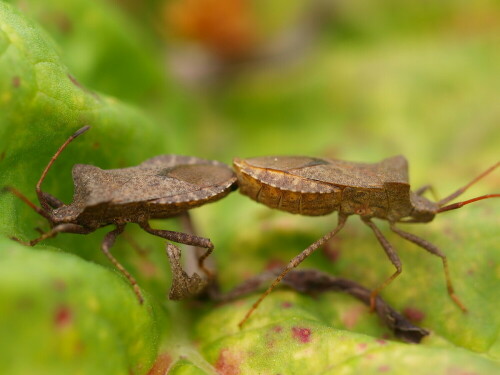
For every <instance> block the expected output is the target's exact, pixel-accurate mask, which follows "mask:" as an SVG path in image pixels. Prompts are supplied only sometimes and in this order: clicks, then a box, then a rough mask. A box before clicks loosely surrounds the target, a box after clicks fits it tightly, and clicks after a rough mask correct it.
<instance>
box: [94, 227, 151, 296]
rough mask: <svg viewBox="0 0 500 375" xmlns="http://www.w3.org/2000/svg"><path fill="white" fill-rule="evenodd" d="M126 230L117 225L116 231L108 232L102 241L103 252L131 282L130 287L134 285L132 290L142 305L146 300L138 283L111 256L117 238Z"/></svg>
mask: <svg viewBox="0 0 500 375" xmlns="http://www.w3.org/2000/svg"><path fill="white" fill-rule="evenodd" d="M124 229H125V225H117V226H116V229H114V230H112V231H111V232H108V233H107V234H106V236H105V237H104V240H103V241H102V244H101V250H102V251H103V253H104V255H106V256H107V257H108V259H109V260H110V261H111V263H113V265H114V266H115V267H116V268H118V270H119V271H120V272H121V273H122V274H123V276H125V277H126V278H127V280H128V281H129V283H130V285H132V288H133V289H134V293H135V295H136V296H137V299H138V300H139V303H140V304H142V302H143V301H144V298H143V297H142V293H141V290H140V289H139V286H138V285H137V281H136V280H135V279H134V277H133V276H132V275H131V274H130V273H129V272H128V271H127V270H126V269H125V267H123V266H122V265H121V264H120V263H119V262H118V261H117V260H116V258H115V257H114V256H113V255H112V254H111V252H110V250H109V249H110V248H111V247H112V246H113V245H114V243H115V240H116V237H118V236H119V235H120V234H121V233H122V232H123V230H124Z"/></svg>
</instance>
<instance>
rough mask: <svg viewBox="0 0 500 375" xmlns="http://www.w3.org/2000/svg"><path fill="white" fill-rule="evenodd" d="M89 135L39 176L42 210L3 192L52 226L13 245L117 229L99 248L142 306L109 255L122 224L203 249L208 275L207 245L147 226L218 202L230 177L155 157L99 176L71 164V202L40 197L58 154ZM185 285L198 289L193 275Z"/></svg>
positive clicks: (210, 164)
mask: <svg viewBox="0 0 500 375" xmlns="http://www.w3.org/2000/svg"><path fill="white" fill-rule="evenodd" d="M88 129H89V127H88V126H85V127H83V128H81V129H80V130H78V131H77V132H76V133H75V134H73V135H72V136H71V137H69V138H68V140H67V141H66V142H65V143H64V144H63V145H62V146H61V147H60V148H59V150H58V151H57V152H56V154H55V155H54V156H53V157H52V159H51V160H50V162H49V164H48V165H47V167H46V168H45V170H44V171H43V173H42V176H41V177H40V180H39V181H38V183H37V185H36V193H37V196H38V200H39V201H40V205H41V207H38V206H36V205H35V204H33V203H32V202H30V201H29V200H28V198H26V197H25V196H24V195H23V194H22V193H21V192H19V191H18V190H16V189H15V188H12V187H8V188H6V189H7V190H9V191H11V192H12V193H14V194H15V195H17V196H18V197H19V198H21V199H22V200H23V201H24V202H26V203H27V204H28V205H29V206H30V207H31V208H33V209H34V210H35V211H36V212H38V213H39V214H40V215H42V216H43V217H45V218H46V219H47V220H48V221H49V223H50V226H51V230H49V231H48V232H46V233H43V234H42V235H41V236H40V237H38V238H36V239H34V240H32V241H29V242H22V241H19V240H18V239H16V238H14V239H15V240H17V241H19V242H21V243H24V244H26V245H29V246H34V245H36V244H37V243H39V242H40V241H42V240H45V239H47V238H50V237H54V236H56V235H57V234H58V233H63V232H65V233H78V234H88V233H91V232H94V231H95V230H96V229H98V228H101V227H104V226H108V225H115V227H116V229H114V230H112V231H111V232H109V233H108V234H107V235H106V236H105V237H104V240H103V242H102V246H101V248H102V251H103V252H104V254H105V255H106V256H107V257H108V258H109V260H110V261H111V262H112V263H113V264H114V265H115V266H116V268H118V269H119V270H120V272H121V273H122V274H123V275H124V276H125V277H126V278H127V279H128V280H129V282H130V284H131V285H132V286H133V288H134V291H135V293H136V295H137V297H138V299H139V301H140V302H141V303H142V301H143V297H142V294H141V292H140V289H139V287H138V286H137V282H136V281H135V279H134V278H133V277H132V275H130V273H129V272H127V270H125V268H124V267H123V266H122V265H121V264H120V263H119V262H118V261H117V260H116V259H115V258H114V257H113V255H112V254H111V252H110V248H111V246H112V245H113V244H114V242H115V240H116V237H117V236H118V235H119V234H121V233H122V232H123V230H124V229H125V225H126V224H127V223H137V224H138V225H139V226H140V227H141V228H142V229H144V230H145V231H146V232H148V233H151V234H153V235H155V236H159V237H162V238H165V239H167V240H171V241H174V242H178V243H182V244H186V245H192V246H198V247H202V248H205V249H207V250H206V252H205V253H204V254H203V255H202V256H200V258H199V260H198V263H199V267H200V269H202V270H203V271H204V272H205V273H206V274H207V276H210V275H211V274H210V271H209V270H208V269H207V268H206V267H205V266H204V260H205V259H206V258H207V257H208V256H209V255H210V253H211V252H212V250H213V248H214V246H213V244H212V242H211V241H210V240H209V239H207V238H203V237H198V236H195V235H192V234H187V233H182V232H172V231H168V230H160V229H153V228H151V227H150V226H149V223H148V221H149V219H161V218H168V217H173V216H177V215H182V214H185V213H186V212H187V211H188V210H189V209H191V208H194V207H198V206H201V205H203V204H205V203H209V202H214V201H216V200H218V199H221V198H223V197H224V196H226V195H227V194H229V192H231V191H232V190H234V188H235V187H236V185H235V183H236V177H235V175H234V172H233V171H232V170H231V169H230V168H229V167H228V166H227V165H225V164H223V163H219V162H217V161H211V160H204V159H199V158H195V157H189V156H180V155H160V156H156V157H154V158H151V159H148V160H146V161H145V162H143V163H141V164H139V165H138V166H136V167H130V168H123V169H109V170H103V169H100V168H98V167H95V166H92V165H84V164H76V165H75V166H74V167H73V181H74V185H75V192H74V196H73V202H72V203H71V204H64V203H63V202H61V201H60V200H59V199H57V198H55V197H54V196H52V195H50V194H49V193H45V192H43V191H42V190H41V185H42V182H43V180H44V179H45V176H46V175H47V172H48V170H49V169H50V167H51V166H52V164H53V163H54V161H55V160H56V159H57V157H58V156H59V154H60V153H61V152H62V150H63V149H64V148H65V147H66V146H67V145H68V144H69V143H70V142H71V141H72V140H73V139H75V138H76V137H78V136H79V135H81V134H82V133H84V132H85V131H87V130H88ZM185 281H186V283H187V284H190V283H192V284H196V285H191V287H192V288H191V289H193V288H194V289H196V288H198V289H199V288H201V286H200V287H198V284H199V282H200V278H199V276H198V275H197V274H196V275H194V277H193V278H186V280H185ZM174 289H176V290H175V293H174V294H173V295H172V293H171V297H174V298H182V297H184V296H187V295H189V294H191V292H190V291H189V290H186V291H184V292H185V294H186V295H183V294H182V293H183V292H182V291H180V290H179V288H176V286H175V285H174V286H173V288H172V291H174Z"/></svg>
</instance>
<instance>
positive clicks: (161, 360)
mask: <svg viewBox="0 0 500 375" xmlns="http://www.w3.org/2000/svg"><path fill="white" fill-rule="evenodd" d="M172 362H173V360H172V357H171V356H170V354H168V353H162V354H160V355H159V356H158V357H156V360H155V363H154V364H153V367H151V370H149V372H148V375H166V374H167V371H168V369H169V368H170V365H171V364H172Z"/></svg>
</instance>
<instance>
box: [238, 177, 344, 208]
mask: <svg viewBox="0 0 500 375" xmlns="http://www.w3.org/2000/svg"><path fill="white" fill-rule="evenodd" d="M236 174H237V176H238V185H239V188H240V192H241V193H242V194H245V195H247V196H249V197H250V198H252V199H253V200H255V201H257V202H260V203H263V204H265V205H266V206H269V207H271V208H277V209H279V210H283V211H287V212H291V213H294V214H301V215H309V216H319V215H326V214H329V213H331V212H332V211H335V210H337V209H338V207H339V204H340V197H341V191H340V189H339V188H338V187H335V186H331V185H327V184H321V183H316V182H312V183H311V182H310V181H308V187H309V190H310V188H311V184H312V186H316V188H317V191H304V189H301V185H302V180H301V179H300V178H299V179H298V178H297V177H294V176H288V175H286V174H284V173H282V172H277V171H272V170H261V171H258V172H257V173H252V174H253V175H252V174H250V173H247V172H246V171H243V170H241V169H238V168H236ZM278 186H279V187H278Z"/></svg>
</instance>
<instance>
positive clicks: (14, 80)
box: [12, 76, 21, 89]
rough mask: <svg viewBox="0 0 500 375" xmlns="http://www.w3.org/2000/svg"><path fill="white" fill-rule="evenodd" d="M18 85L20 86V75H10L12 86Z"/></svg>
mask: <svg viewBox="0 0 500 375" xmlns="http://www.w3.org/2000/svg"><path fill="white" fill-rule="evenodd" d="M19 86H21V77H19V76H14V77H12V87H14V88H16V89H17V88H18V87H19Z"/></svg>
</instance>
